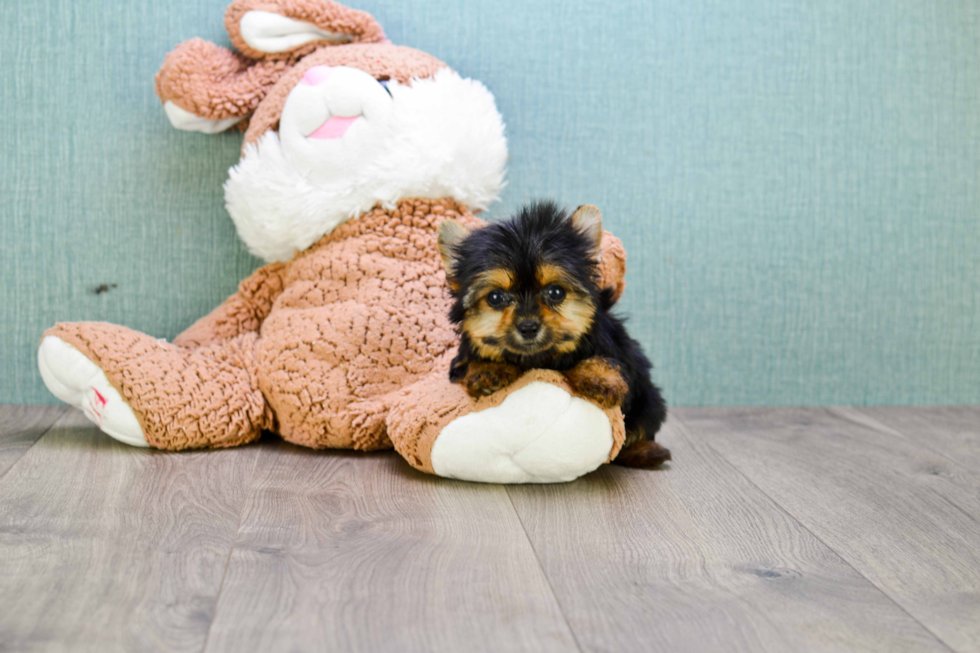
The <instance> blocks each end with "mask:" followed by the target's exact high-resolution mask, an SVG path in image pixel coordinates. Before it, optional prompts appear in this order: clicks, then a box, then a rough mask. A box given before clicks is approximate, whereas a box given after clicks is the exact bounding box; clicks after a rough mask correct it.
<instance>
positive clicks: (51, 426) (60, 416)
mask: <svg viewBox="0 0 980 653" xmlns="http://www.w3.org/2000/svg"><path fill="white" fill-rule="evenodd" d="M58 408H59V409H60V410H58V411H57V415H58V416H57V417H55V418H54V419H53V420H51V423H50V424H49V425H48V427H47V428H46V429H44V432H43V433H42V434H41V435H39V436H38V437H37V438H36V439H35V440H34V442H32V443H31V444H30V446H28V447H27V448H26V449H24V450H23V451H22V452H21V453H20V455H19V456H17V458H16V460H14V462H12V463H10V466H9V467H7V469H4V470H2V471H0V480H3V477H4V476H6V475H7V474H8V473H10V470H12V469H13V468H14V467H16V466H17V464H18V463H19V462H20V461H21V460H23V459H24V456H26V455H27V452H28V451H30V450H31V449H32V448H33V447H34V445H36V444H37V443H38V442H40V440H41V438H43V437H44V436H45V435H47V434H48V433H50V432H51V431H52V430H53V429H54V428H55V427H56V426H58V424H59V423H60V422H61V421H62V420H63V419H64V418H65V415H66V414H68V406H58Z"/></svg>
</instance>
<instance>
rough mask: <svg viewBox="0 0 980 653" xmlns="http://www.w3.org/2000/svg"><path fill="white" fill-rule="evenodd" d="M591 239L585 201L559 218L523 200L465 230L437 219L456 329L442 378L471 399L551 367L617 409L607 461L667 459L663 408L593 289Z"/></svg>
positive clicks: (591, 212) (598, 223)
mask: <svg viewBox="0 0 980 653" xmlns="http://www.w3.org/2000/svg"><path fill="white" fill-rule="evenodd" d="M601 240H602V215H601V214H600V213H599V209H597V208H596V207H594V206H581V207H579V208H578V210H576V211H575V212H574V213H573V214H572V215H570V216H569V215H568V213H567V212H565V211H563V210H561V209H560V208H559V207H558V206H557V205H555V204H553V203H551V202H542V203H536V204H531V205H529V206H526V207H524V208H523V209H522V210H521V212H520V213H519V214H518V215H517V216H515V217H513V218H511V219H510V220H508V221H506V222H501V223H494V224H490V225H487V226H486V227H483V228H482V229H476V230H474V231H472V232H471V231H468V230H467V229H465V228H464V227H463V226H461V225H460V224H459V223H457V222H455V221H452V220H447V221H446V222H443V223H442V225H441V226H440V228H439V252H440V254H441V255H442V260H443V263H444V265H445V268H446V279H447V280H448V282H449V287H450V289H451V290H452V294H453V299H454V303H453V307H452V310H451V312H450V319H451V320H452V321H453V322H454V323H455V324H457V325H458V329H459V333H460V345H459V353H458V354H457V356H456V358H455V359H454V360H453V362H452V366H451V368H450V372H449V378H450V380H451V381H453V382H457V383H462V384H463V385H464V386H465V387H466V389H467V391H468V392H469V394H470V395H471V396H474V397H479V396H483V395H488V394H491V393H493V392H495V391H497V390H499V389H500V388H503V387H505V386H507V385H509V384H511V383H513V382H514V381H516V380H517V379H518V377H520V376H521V374H523V373H524V372H526V371H527V370H529V369H533V368H544V369H551V370H557V371H560V372H562V373H563V374H564V375H565V377H566V378H567V379H568V382H569V384H570V385H571V386H572V387H573V388H574V389H575V391H576V392H577V393H578V394H580V395H582V396H584V397H587V398H588V399H591V400H592V401H594V402H595V403H597V404H598V405H600V406H603V407H604V408H611V407H613V406H617V405H619V406H621V408H622V411H623V416H624V418H625V422H626V443H625V444H624V445H623V449H622V451H620V453H619V455H618V456H617V457H616V460H615V461H614V462H616V463H618V464H621V465H626V466H629V467H647V468H648V467H656V466H657V465H659V464H661V463H663V462H664V461H667V460H670V451H669V450H667V449H666V448H664V447H662V446H660V445H659V444H657V443H656V442H654V436H655V435H656V433H657V431H658V430H660V425H661V424H662V423H663V421H664V419H665V418H666V416H667V408H666V406H665V404H664V400H663V398H662V397H661V396H660V390H659V389H658V388H657V386H655V385H654V384H653V382H652V381H651V380H650V368H651V365H650V361H649V360H647V357H646V356H645V355H644V354H643V351H642V349H641V348H640V344H639V343H638V342H636V341H635V340H633V339H632V338H631V337H630V336H629V334H628V333H627V332H626V328H625V327H624V326H623V321H622V320H621V319H619V318H617V317H616V316H615V315H612V314H611V313H610V312H609V311H610V307H611V306H612V304H613V301H614V300H613V292H612V290H611V289H601V288H599V285H598V280H599V275H598V255H599V244H600V241H601Z"/></svg>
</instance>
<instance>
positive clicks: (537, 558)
mask: <svg viewBox="0 0 980 653" xmlns="http://www.w3.org/2000/svg"><path fill="white" fill-rule="evenodd" d="M505 489H506V491H507V502H508V503H510V509H511V510H513V511H514V516H515V517H517V521H518V522H519V523H520V525H521V531H523V533H524V539H525V540H527V544H528V546H529V547H531V552H532V553H533V554H534V561H535V562H536V563H537V564H538V569H540V570H541V575H542V576H544V580H545V582H546V583H547V584H548V591H549V592H551V596H552V597H553V598H554V599H555V605H557V606H558V611H559V612H561V618H562V619H563V620H564V621H565V625H566V626H567V627H568V632H569V633H571V635H572V640H573V641H574V642H575V648H576V649H578V651H579V653H585V650H584V649H583V648H582V644H581V643H580V642H579V640H578V635H577V634H576V633H575V629H574V628H572V624H571V623H570V622H569V621H568V615H567V614H565V608H564V607H562V604H561V600H560V599H559V598H558V595H557V594H556V593H555V587H554V585H552V584H551V577H550V576H548V572H547V570H546V569H545V568H544V565H542V564H541V557H540V556H539V555H538V550H537V549H536V548H535V546H534V542H532V541H531V536H530V535H528V533H527V526H525V525H524V520H523V519H521V513H520V512H518V510H517V506H515V505H514V498H513V497H512V496H511V495H510V486H506V487H505Z"/></svg>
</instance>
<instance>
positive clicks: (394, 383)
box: [38, 0, 625, 483]
mask: <svg viewBox="0 0 980 653" xmlns="http://www.w3.org/2000/svg"><path fill="white" fill-rule="evenodd" d="M225 26H226V28H227V30H228V33H229V35H230V36H231V42H232V43H233V44H234V45H235V47H236V48H237V49H238V50H239V52H240V53H235V52H231V51H229V50H227V49H224V48H221V47H218V46H216V45H214V44H211V43H208V42H205V41H202V40H200V39H193V40H190V41H187V42H185V43H183V44H181V45H180V46H178V47H177V48H176V49H175V50H174V51H173V52H171V53H170V54H169V55H168V56H167V57H166V59H165V61H164V63H163V66H162V68H161V69H160V72H159V73H158V74H157V78H156V89H157V93H158V95H159V96H160V99H161V100H162V101H163V108H164V111H165V112H166V115H167V117H168V118H169V119H170V121H171V122H172V123H173V125H174V126H175V127H177V128H179V129H184V130H190V131H197V132H204V133H217V132H220V131H224V130H226V129H229V128H232V127H235V126H237V127H238V128H240V129H244V146H243V149H242V154H241V159H240V161H239V162H238V164H237V165H236V166H234V167H233V168H232V169H231V170H230V171H229V176H228V180H227V182H226V183H225V198H226V205H227V208H228V212H229V213H230V214H231V217H232V219H233V220H234V222H235V225H236V227H237V230H238V233H239V235H240V237H241V238H242V240H243V241H244V242H245V243H246V244H247V245H248V248H249V250H250V251H251V252H252V253H254V254H255V255H257V256H259V257H261V258H263V259H265V260H266V261H267V262H268V263H267V264H266V265H264V266H263V267H261V268H259V269H258V270H256V271H255V272H254V273H253V274H252V275H251V276H250V277H248V278H247V279H245V280H244V281H242V282H241V284H240V286H239V288H238V292H236V293H235V294H234V295H232V296H231V297H229V298H228V299H227V300H226V301H225V302H224V303H223V304H221V305H220V306H218V307H217V308H216V309H215V310H214V311H213V312H211V313H210V314H209V315H207V316H205V317H203V318H201V319H200V320H198V321H197V322H196V323H195V324H193V325H192V326H190V328H188V329H187V330H186V331H185V332H184V333H182V334H181V335H179V336H178V337H177V338H176V339H175V340H174V342H172V343H168V342H166V341H164V340H161V339H158V338H155V337H152V336H150V335H146V334H143V333H138V332H135V331H132V330H130V329H127V328H126V327H123V326H116V325H112V324H105V323H98V322H74V323H61V324H58V325H56V326H55V327H53V328H51V329H49V330H48V331H47V332H46V333H45V334H44V337H43V339H42V341H41V345H40V349H39V352H38V362H39V366H40V371H41V376H42V378H43V379H44V382H45V384H46V385H47V387H48V388H49V389H50V390H51V392H52V393H54V395H55V396H57V397H58V398H59V399H61V400H62V401H65V402H67V403H69V404H71V405H73V406H75V407H77V408H80V409H81V410H82V411H83V412H84V413H85V415H87V416H88V417H89V418H90V419H91V420H92V421H93V422H94V423H95V424H97V425H98V426H99V428H100V429H102V431H104V432H105V433H107V434H108V435H110V436H112V437H113V438H115V439H117V440H119V441H121V442H125V443H127V444H130V445H133V446H143V447H146V446H149V447H155V448H157V449H166V450H174V451H176V450H180V449H192V448H207V447H233V446H238V445H241V444H245V443H247V442H251V441H254V440H256V439H257V438H258V437H259V436H260V434H261V432H262V431H264V430H266V431H272V432H274V433H277V434H278V435H280V436H281V437H283V438H284V439H286V440H288V441H289V442H293V443H295V444H298V445H302V446H306V447H311V448H315V449H331V448H333V449H360V450H375V449H384V448H391V447H394V448H395V449H396V450H397V451H398V453H399V454H401V456H403V457H404V458H405V460H406V461H408V463H409V464H410V465H412V466H413V467H415V468H417V469H420V470H422V471H424V472H427V473H430V474H437V475H440V476H445V477H451V478H460V479H467V480H473V481H485V482H496V483H526V482H541V483H546V482H557V481H567V480H571V479H574V478H576V477H578V476H581V475H582V474H585V473H588V472H590V471H592V470H594V469H595V468H596V467H598V466H599V465H601V464H602V463H604V462H607V461H609V460H611V459H612V458H614V457H615V456H616V454H617V453H618V452H619V449H620V447H621V446H622V443H623V438H624V431H623V417H622V413H621V411H620V409H619V408H618V407H617V408H611V409H603V408H600V407H599V406H597V405H596V404H593V403H591V402H589V401H587V400H586V399H584V398H582V397H579V396H576V395H575V393H574V392H573V390H572V389H571V387H570V386H569V385H568V384H567V383H566V381H565V380H564V377H562V376H561V375H560V374H558V373H556V372H551V371H538V370H535V371H531V372H529V373H527V374H525V375H524V376H523V377H522V378H520V379H519V380H518V381H517V382H515V383H514V384H513V385H511V386H509V387H507V388H504V389H502V390H500V391H498V392H496V393H495V394H493V395H491V396H489V397H485V398H482V399H479V400H473V399H471V398H470V397H469V396H468V395H467V394H466V392H465V391H464V389H463V388H462V387H460V386H458V385H454V384H452V383H450V382H449V378H448V368H449V362H450V360H451V359H452V357H453V355H454V354H455V349H456V346H457V344H458V339H457V334H456V332H455V330H454V328H453V325H452V324H451V323H450V322H449V319H448V310H449V306H450V296H449V292H448V290H447V288H446V287H445V286H446V281H445V275H444V272H443V269H442V265H441V261H440V257H439V253H438V251H437V246H436V235H437V230H438V227H439V224H440V223H441V222H442V221H443V220H445V219H448V218H452V219H454V220H456V221H458V222H460V223H462V224H463V225H466V226H468V227H471V228H478V227H480V226H481V224H482V222H481V221H480V220H479V219H478V218H476V217H474V215H473V214H472V211H479V210H482V209H484V208H485V207H486V206H487V205H488V204H489V203H491V202H492V201H493V200H494V199H496V197H497V195H498V192H499V190H500V188H501V186H502V184H503V176H504V165H505V161H506V157H507V146H506V141H505V138H504V126H503V122H502V120H501V117H500V115H499V114H498V112H497V109H496V106H495V104H494V99H493V96H492V95H491V94H490V92H489V91H488V90H487V89H486V88H485V87H484V86H483V85H482V84H480V83H479V82H477V81H473V80H470V79H465V78H463V77H461V76H460V75H459V74H457V73H456V72H454V71H452V70H451V69H449V68H448V67H447V66H446V65H445V64H444V63H442V62H441V61H439V60H438V59H436V58H434V57H432V56H430V55H428V54H425V53H423V52H419V51H417V50H414V49H411V48H408V47H403V46H397V45H393V44H391V43H390V42H389V41H388V40H387V39H386V38H385V35H384V32H383V31H382V29H381V27H380V26H379V25H378V24H377V23H376V22H375V20H374V19H373V18H372V17H371V16H370V15H368V14H366V13H364V12H361V11H355V10H352V9H349V8H347V7H344V6H342V5H339V4H336V3H334V2H330V1H328V0H236V2H234V3H233V4H232V5H231V6H230V7H229V8H228V10H227V12H226V14H225ZM601 261H602V263H601V270H602V275H603V283H604V284H605V285H606V286H608V287H611V288H613V289H614V290H615V291H616V293H617V294H618V293H619V292H621V291H622V287H623V273H624V271H625V255H624V253H623V249H622V244H621V243H620V242H619V241H618V240H617V239H615V238H614V237H612V236H611V235H609V234H605V235H604V239H603V246H602V252H601Z"/></svg>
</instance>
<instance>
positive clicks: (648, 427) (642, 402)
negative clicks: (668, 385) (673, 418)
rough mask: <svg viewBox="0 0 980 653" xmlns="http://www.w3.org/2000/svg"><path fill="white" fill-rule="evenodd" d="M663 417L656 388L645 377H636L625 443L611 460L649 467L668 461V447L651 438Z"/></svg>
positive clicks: (623, 463)
mask: <svg viewBox="0 0 980 653" xmlns="http://www.w3.org/2000/svg"><path fill="white" fill-rule="evenodd" d="M665 419H667V406H666V404H665V403H664V400H663V397H662V396H661V395H660V390H659V389H658V388H657V386H655V385H653V383H652V382H651V381H650V379H649V378H647V377H640V378H638V379H637V380H636V384H635V386H634V388H633V401H632V402H631V405H630V410H629V413H628V414H627V415H626V443H625V444H624V445H623V448H622V450H621V451H620V452H619V455H618V456H616V459H615V460H613V463H615V464H617V465H622V466H624V467H639V468H642V469H652V468H654V467H659V466H660V465H662V464H663V463H665V462H667V461H668V460H670V449H668V448H666V447H664V446H662V445H660V444H658V443H657V442H654V441H653V438H654V437H655V436H656V435H657V432H658V431H659V430H660V426H661V425H662V424H663V422H664V420H665Z"/></svg>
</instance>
